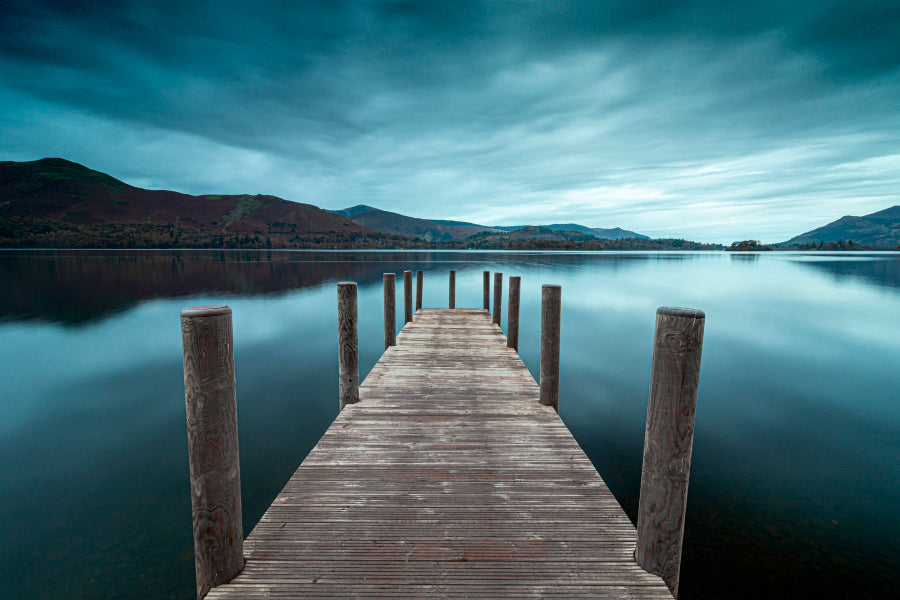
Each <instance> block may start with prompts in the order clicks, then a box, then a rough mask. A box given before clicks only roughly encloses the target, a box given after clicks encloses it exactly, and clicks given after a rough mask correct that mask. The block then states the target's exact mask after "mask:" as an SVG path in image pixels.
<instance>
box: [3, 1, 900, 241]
mask: <svg viewBox="0 0 900 600" xmlns="http://www.w3.org/2000/svg"><path fill="white" fill-rule="evenodd" d="M0 15H2V22H3V23H4V25H3V30H4V31H3V35H2V36H0V132H2V136H0V160H34V159H37V158H42V157H46V156H59V157H63V158H67V159H70V160H74V161H76V162H80V163H82V164H85V165H86V166H89V167H91V168H94V169H97V170H100V171H104V172H107V173H109V174H111V175H113V176H115V177H118V178H120V179H123V180H125V181H127V182H128V183H131V184H134V185H139V186H142V187H150V188H165V189H174V190H178V191H182V192H187V193H264V194H275V195H278V196H281V197H284V198H287V199H289V200H296V201H300V202H308V203H311V204H315V205H317V206H320V207H323V208H343V207H347V206H352V205H355V204H369V205H373V206H377V207H379V208H382V209H385V210H392V211H397V212H402V213H405V214H410V215H413V216H421V217H427V218H443V219H460V220H466V221H475V222H478V223H482V224H488V225H504V224H523V223H534V224H538V223H553V222H557V223H558V222H577V223H581V224H584V225H589V226H593V227H615V226H620V227H623V228H626V229H631V230H634V231H638V232H640V233H643V234H646V235H650V236H652V237H670V236H672V237H686V238H690V239H695V240H700V241H719V242H730V241H732V240H736V239H746V238H754V239H761V240H763V241H767V242H776V241H783V240H786V239H788V238H790V237H792V236H794V235H797V234H799V233H802V232H804V231H807V230H810V229H813V228H815V227H818V226H821V225H824V224H825V223H827V222H830V221H832V220H834V219H837V218H839V217H841V216H843V215H846V214H853V215H862V214H867V213H871V212H874V211H877V210H880V209H883V208H887V207H889V206H892V205H895V204H900V100H898V99H900V43H897V39H898V36H900V33H898V32H900V4H898V3H897V2H896V1H895V0H872V1H868V0H865V1H857V2H832V1H827V0H826V1H820V2H815V3H811V2H805V1H804V2H799V1H790V0H788V1H777V2H776V1H766V0H762V1H758V2H736V1H728V0H724V1H719V2H702V1H699V0H697V1H677V0H675V1H671V2H660V1H658V0H648V1H641V0H637V1H635V0H627V1H626V0H619V1H612V2H610V1H605V2H601V1H590V2H569V1H563V0H558V1H549V0H548V1H544V2H525V1H506V2H479V1H474V0H460V1H458V2H436V1H423V2H413V1H399V0H397V1H376V0H368V1H363V0H353V1H351V0H320V1H307V2H293V3H292V2H268V1H266V0H260V1H256V2H253V3H237V2H230V1H228V0H224V1H218V2H188V3H184V2H182V3H173V2H152V1H151V2H146V1H141V2H136V1H132V0H116V1H106V2H61V1H44V0H29V1H28V2H23V1H21V0H0Z"/></svg>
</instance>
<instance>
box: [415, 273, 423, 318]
mask: <svg viewBox="0 0 900 600" xmlns="http://www.w3.org/2000/svg"><path fill="white" fill-rule="evenodd" d="M420 308H422V271H416V310H419V309H420Z"/></svg>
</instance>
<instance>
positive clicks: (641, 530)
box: [634, 307, 706, 598]
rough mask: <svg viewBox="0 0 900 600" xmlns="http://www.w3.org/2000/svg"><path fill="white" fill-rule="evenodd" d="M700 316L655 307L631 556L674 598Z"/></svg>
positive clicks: (694, 403)
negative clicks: (638, 490)
mask: <svg viewBox="0 0 900 600" xmlns="http://www.w3.org/2000/svg"><path fill="white" fill-rule="evenodd" d="M705 321H706V316H705V315H704V314H703V311H700V310H694V309H688V308H671V307H662V308H660V309H658V310H657V311H656V334H655V336H654V339H653V359H652V363H651V367H650V398H649V401H648V404H647V430H646V434H645V436H644V466H643V468H642V469H641V497H640V501H639V505H638V522H637V547H636V548H635V551H634V558H635V561H637V564H638V565H640V566H641V567H643V569H644V570H645V571H648V572H649V573H653V574H655V575H659V576H660V577H662V579H663V581H665V582H666V585H667V586H669V590H671V592H672V594H673V595H674V596H675V597H676V598H677V597H678V578H679V573H680V571H681V548H682V542H683V537H684V514H685V508H686V505H687V491H688V476H689V475H690V470H691V446H692V445H693V441H694V415H695V412H696V408H697V388H698V385H699V382H700V354H701V352H702V350H703V327H704V323H705Z"/></svg>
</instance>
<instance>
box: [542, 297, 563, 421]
mask: <svg viewBox="0 0 900 600" xmlns="http://www.w3.org/2000/svg"><path fill="white" fill-rule="evenodd" d="M561 303H562V288H561V287H560V286H558V285H547V284H544V286H543V287H542V288H541V404H546V405H547V406H552V407H553V409H554V410H556V412H559V317H560V305H561Z"/></svg>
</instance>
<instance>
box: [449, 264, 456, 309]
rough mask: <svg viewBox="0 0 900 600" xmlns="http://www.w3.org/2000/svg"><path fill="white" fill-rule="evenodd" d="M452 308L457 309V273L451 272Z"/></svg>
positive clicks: (450, 305) (450, 304) (450, 298)
mask: <svg viewBox="0 0 900 600" xmlns="http://www.w3.org/2000/svg"><path fill="white" fill-rule="evenodd" d="M448 306H449V307H450V308H456V271H450V297H449V305H448Z"/></svg>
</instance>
